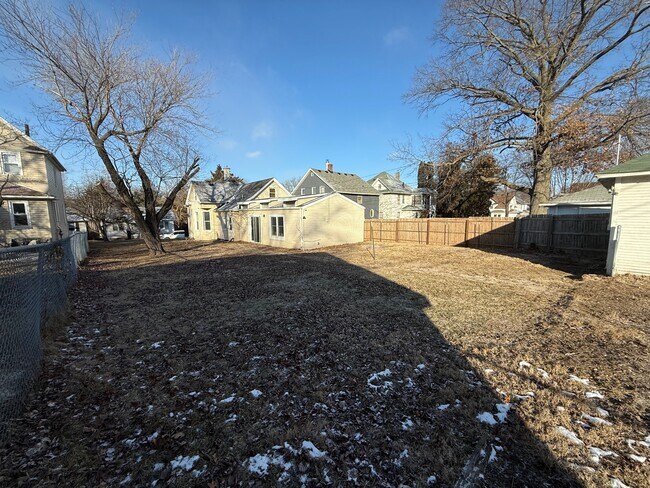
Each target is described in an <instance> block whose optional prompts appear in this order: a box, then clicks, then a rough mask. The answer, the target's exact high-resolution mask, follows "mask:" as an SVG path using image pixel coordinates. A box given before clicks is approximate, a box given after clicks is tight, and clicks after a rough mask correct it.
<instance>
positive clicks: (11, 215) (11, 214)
mask: <svg viewBox="0 0 650 488" xmlns="http://www.w3.org/2000/svg"><path fill="white" fill-rule="evenodd" d="M16 203H22V204H23V205H25V214H24V215H26V216H27V225H16V222H15V220H14V217H15V213H14V204H16ZM20 215H22V214H20ZM9 222H10V223H11V228H12V229H31V228H32V216H31V215H30V213H29V202H27V201H25V200H11V201H9Z"/></svg>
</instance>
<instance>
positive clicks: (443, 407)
mask: <svg viewBox="0 0 650 488" xmlns="http://www.w3.org/2000/svg"><path fill="white" fill-rule="evenodd" d="M448 408H449V404H448V403H445V404H444V405H438V410H447V409H448Z"/></svg>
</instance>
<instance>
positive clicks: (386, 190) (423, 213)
mask: <svg viewBox="0 0 650 488" xmlns="http://www.w3.org/2000/svg"><path fill="white" fill-rule="evenodd" d="M368 183H369V184H370V185H371V186H372V187H373V188H375V189H376V190H377V191H379V192H380V195H379V215H378V217H379V218H380V219H414V218H419V217H429V216H430V215H431V213H432V212H431V209H430V208H429V207H430V203H428V202H430V199H428V198H426V197H428V196H429V194H428V193H427V194H426V195H425V194H424V192H423V191H422V190H420V189H415V188H413V187H412V186H410V185H408V184H406V183H405V182H403V181H402V180H401V179H400V174H399V172H396V173H395V176H393V175H390V174H388V173H387V172H385V171H382V172H381V173H379V174H378V175H377V176H375V177H373V178H370V179H369V180H368Z"/></svg>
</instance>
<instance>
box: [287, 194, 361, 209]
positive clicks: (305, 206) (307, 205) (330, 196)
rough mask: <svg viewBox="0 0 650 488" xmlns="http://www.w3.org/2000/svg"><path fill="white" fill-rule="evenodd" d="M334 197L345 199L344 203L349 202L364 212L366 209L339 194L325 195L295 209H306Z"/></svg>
mask: <svg viewBox="0 0 650 488" xmlns="http://www.w3.org/2000/svg"><path fill="white" fill-rule="evenodd" d="M334 197H339V198H345V201H347V202H350V203H351V204H352V205H356V206H357V207H359V208H363V209H364V210H365V208H366V207H364V206H363V205H359V204H358V203H357V202H355V201H354V200H350V199H349V198H348V197H344V196H343V195H341V194H340V193H330V194H329V195H327V196H323V197H322V198H317V199H316V200H314V201H313V202H309V203H307V204H306V205H302V206H300V207H297V208H307V207H310V206H312V205H316V204H317V203H320V202H324V201H325V200H327V199H328V198H334Z"/></svg>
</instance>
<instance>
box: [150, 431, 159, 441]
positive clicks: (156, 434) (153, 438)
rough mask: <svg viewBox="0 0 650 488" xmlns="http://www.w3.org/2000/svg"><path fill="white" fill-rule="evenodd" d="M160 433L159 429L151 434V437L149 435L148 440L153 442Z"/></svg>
mask: <svg viewBox="0 0 650 488" xmlns="http://www.w3.org/2000/svg"><path fill="white" fill-rule="evenodd" d="M159 435H160V433H159V432H158V431H156V432H154V433H153V434H151V435H150V436H149V437H147V441H149V442H153V441H155V440H156V439H157V438H158V436H159Z"/></svg>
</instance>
